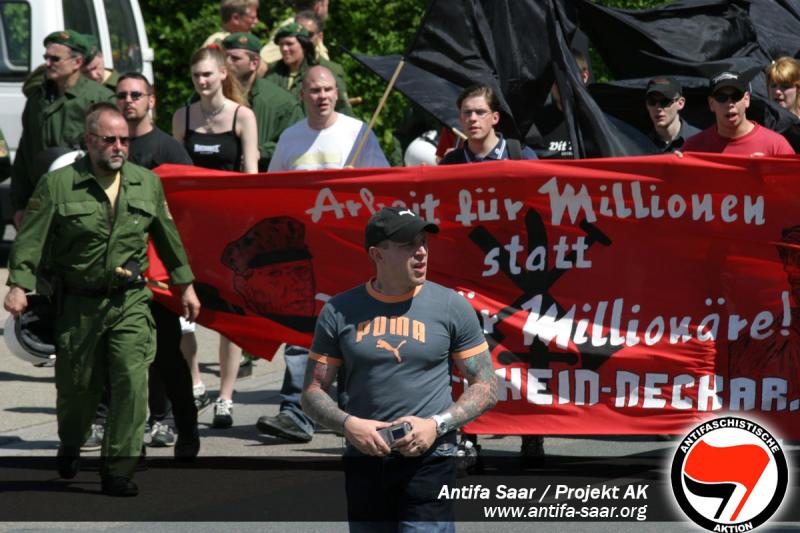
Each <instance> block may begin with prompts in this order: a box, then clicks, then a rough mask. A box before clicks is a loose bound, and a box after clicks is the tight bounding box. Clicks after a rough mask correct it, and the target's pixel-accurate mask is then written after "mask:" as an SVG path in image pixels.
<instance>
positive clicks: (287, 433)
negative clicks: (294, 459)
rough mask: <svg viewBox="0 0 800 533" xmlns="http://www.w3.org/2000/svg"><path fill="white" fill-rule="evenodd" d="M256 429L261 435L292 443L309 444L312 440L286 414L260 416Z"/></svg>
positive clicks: (310, 436)
mask: <svg viewBox="0 0 800 533" xmlns="http://www.w3.org/2000/svg"><path fill="white" fill-rule="evenodd" d="M256 427H257V428H258V430H259V431H260V432H261V433H264V434H266V435H272V436H273V437H280V438H282V439H286V440H288V441H292V442H300V443H303V442H311V439H312V438H313V435H311V434H309V433H308V432H306V431H304V430H303V429H302V428H301V427H299V426H298V425H297V424H296V423H295V421H294V420H292V418H291V417H290V416H289V415H287V414H286V413H278V414H277V416H262V417H261V418H259V419H258V422H256Z"/></svg>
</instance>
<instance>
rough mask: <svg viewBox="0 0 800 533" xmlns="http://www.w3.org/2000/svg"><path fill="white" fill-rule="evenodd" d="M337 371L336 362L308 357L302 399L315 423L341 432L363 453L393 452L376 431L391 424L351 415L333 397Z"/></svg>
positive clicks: (306, 411) (301, 401)
mask: <svg viewBox="0 0 800 533" xmlns="http://www.w3.org/2000/svg"><path fill="white" fill-rule="evenodd" d="M338 370H339V369H338V367H336V366H334V365H329V364H327V363H323V362H321V361H316V360H314V359H311V358H309V360H308V365H307V366H306V377H305V382H304V384H303V396H302V397H301V399H300V404H301V405H302V406H303V411H304V412H305V413H306V414H307V415H308V416H310V417H311V418H312V419H313V420H314V421H315V422H316V423H318V424H320V425H322V426H325V427H327V428H329V429H332V430H334V431H338V432H339V433H342V434H343V435H344V436H345V438H346V439H347V440H348V441H349V442H350V443H351V444H352V445H353V446H355V447H356V448H358V449H359V450H360V451H361V452H362V453H365V454H367V455H379V456H380V455H386V454H388V453H390V452H391V449H390V448H389V446H388V445H387V444H386V442H384V440H383V438H381V436H380V435H379V434H378V431H377V430H379V429H383V428H386V427H389V426H390V425H391V424H389V423H387V422H380V421H378V420H368V419H365V418H358V417H356V416H352V415H348V414H347V413H345V412H344V411H342V410H341V409H339V406H338V405H336V402H335V401H333V398H331V395H330V390H331V385H333V382H334V380H335V379H336V374H337V372H338Z"/></svg>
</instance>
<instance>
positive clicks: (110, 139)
mask: <svg viewBox="0 0 800 533" xmlns="http://www.w3.org/2000/svg"><path fill="white" fill-rule="evenodd" d="M89 135H91V136H92V137H96V138H97V139H100V140H101V141H103V144H107V145H109V146H111V145H113V144H116V143H117V142H119V144H121V145H123V146H127V145H128V143H129V142H131V138H130V137H117V136H116V135H97V134H96V133H91V132H89Z"/></svg>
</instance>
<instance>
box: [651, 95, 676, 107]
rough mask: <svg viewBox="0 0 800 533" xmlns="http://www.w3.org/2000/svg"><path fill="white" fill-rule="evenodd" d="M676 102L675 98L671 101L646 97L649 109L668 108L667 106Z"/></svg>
mask: <svg viewBox="0 0 800 533" xmlns="http://www.w3.org/2000/svg"><path fill="white" fill-rule="evenodd" d="M677 101H678V99H677V98H675V99H673V100H670V99H669V98H659V97H657V96H648V97H647V105H649V106H650V107H656V106H658V107H669V106H671V105H672V104H674V103H675V102H677Z"/></svg>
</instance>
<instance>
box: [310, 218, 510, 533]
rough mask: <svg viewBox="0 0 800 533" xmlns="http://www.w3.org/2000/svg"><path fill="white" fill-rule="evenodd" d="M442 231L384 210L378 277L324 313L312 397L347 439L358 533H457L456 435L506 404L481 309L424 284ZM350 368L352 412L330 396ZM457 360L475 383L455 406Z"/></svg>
mask: <svg viewBox="0 0 800 533" xmlns="http://www.w3.org/2000/svg"><path fill="white" fill-rule="evenodd" d="M438 231H439V228H438V226H436V225H435V224H432V223H429V222H427V221H425V220H423V219H422V218H420V217H418V216H417V215H416V214H415V213H414V212H413V211H411V210H409V209H406V208H398V207H389V208H383V209H381V210H380V211H378V212H377V213H375V214H374V215H373V216H372V217H371V218H370V220H369V222H368V223H367V228H366V237H365V248H366V251H367V253H368V254H369V257H370V259H371V260H372V263H373V264H374V265H375V271H376V275H375V277H374V278H372V279H370V280H369V281H367V282H366V283H364V284H362V285H359V286H357V287H355V288H353V289H350V290H348V291H346V292H343V293H340V294H338V295H336V296H334V297H333V298H331V299H330V300H329V301H328V303H326V304H325V307H323V309H322V311H321V312H320V315H319V317H318V318H317V324H316V330H315V332H314V340H313V343H312V345H311V353H310V354H309V360H308V366H307V369H306V379H305V386H304V387H303V396H302V403H303V409H304V410H305V412H306V413H307V414H308V415H309V416H311V417H312V418H313V419H314V420H315V421H316V422H317V423H319V424H322V425H324V426H326V427H328V428H331V429H333V430H335V431H337V432H339V433H342V434H343V435H344V436H345V438H346V439H347V449H346V451H345V455H344V460H345V488H346V492H347V507H348V519H349V521H350V531H362V530H363V531H376V530H377V529H376V524H375V523H376V522H381V523H383V524H384V525H385V526H386V525H388V526H389V527H388V528H387V527H384V528H382V529H380V530H381V531H382V530H384V529H386V530H393V531H397V530H398V527H397V523H398V522H403V523H404V524H409V525H411V524H415V523H419V522H426V523H427V524H426V527H425V529H424V530H425V531H452V530H453V524H452V522H453V508H452V501H450V500H449V499H448V498H441V499H440V498H439V497H438V494H439V492H440V491H441V489H442V487H443V486H445V485H449V486H452V485H453V483H454V482H455V464H454V460H453V457H452V456H453V455H454V453H455V449H456V430H457V429H458V428H459V427H461V426H462V425H464V424H466V423H468V422H470V421H472V420H474V419H476V418H477V417H478V416H480V415H481V414H482V413H484V412H486V411H488V410H489V409H491V408H492V406H493V405H494V404H495V402H496V400H497V393H496V383H495V378H494V369H493V366H492V360H491V356H490V355H489V350H488V345H487V344H486V340H485V339H484V336H483V331H482V329H481V326H480V324H479V322H478V318H477V316H476V314H475V311H474V310H473V309H472V307H471V306H470V305H469V303H468V302H467V300H466V299H465V298H464V297H463V296H461V295H459V294H458V293H456V292H455V291H453V290H452V289H448V288H446V287H443V286H441V285H438V284H436V283H433V282H431V281H427V280H426V277H427V269H428V261H429V256H428V236H427V235H428V233H437V232H438ZM342 366H344V368H345V374H346V375H347V382H346V385H345V387H346V392H347V394H348V404H347V411H343V410H342V409H340V408H339V406H338V405H337V404H336V402H335V401H334V400H333V399H332V398H331V396H330V390H331V386H332V385H333V382H334V380H335V379H336V376H337V373H338V370H339V368H340V367H342ZM453 366H455V367H457V368H458V369H459V371H460V372H461V375H462V376H463V377H464V379H465V380H466V381H468V382H469V387H468V388H467V389H466V390H465V391H464V392H463V394H461V396H459V398H458V400H457V401H456V402H453V400H452V395H451V394H452V391H451V372H452V367H453ZM386 429H389V433H390V434H391V436H386V437H384V436H382V435H381V433H380V431H381V430H386ZM392 524H393V525H394V527H391V525H392Z"/></svg>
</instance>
